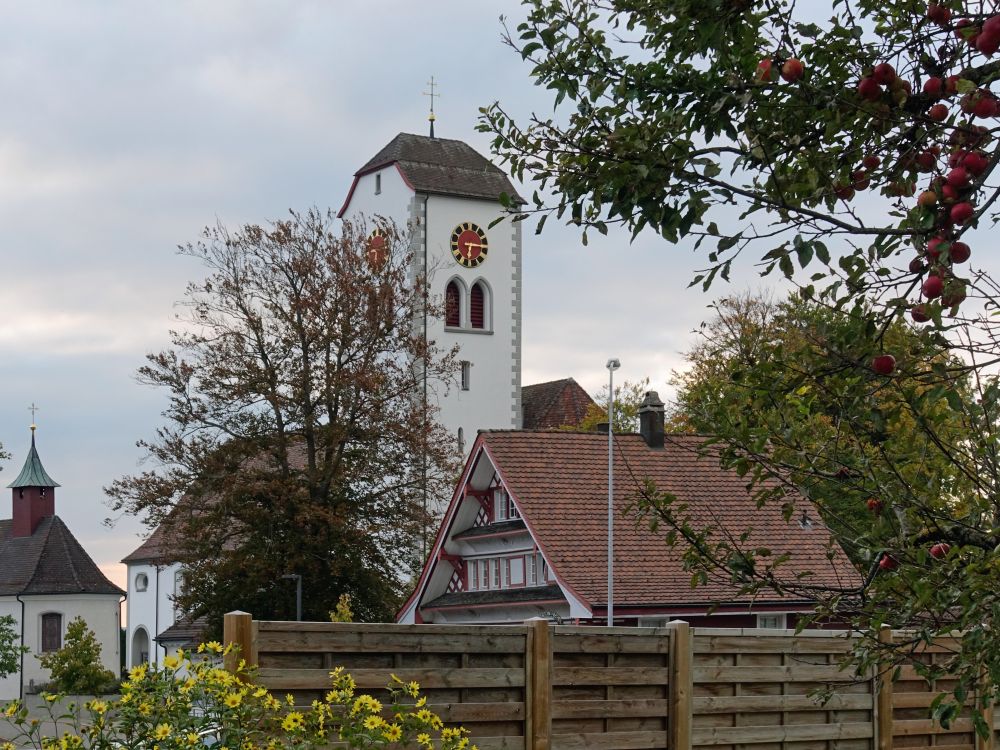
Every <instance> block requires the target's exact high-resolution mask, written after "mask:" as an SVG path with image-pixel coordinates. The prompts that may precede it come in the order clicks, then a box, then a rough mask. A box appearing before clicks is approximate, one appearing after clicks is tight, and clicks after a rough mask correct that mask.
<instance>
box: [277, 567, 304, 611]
mask: <svg viewBox="0 0 1000 750" xmlns="http://www.w3.org/2000/svg"><path fill="white" fill-rule="evenodd" d="M281 577H282V578H283V579H285V580H292V579H294V580H295V621H296V622H302V576H300V575H299V574H298V573H289V574H288V575H283V576H281Z"/></svg>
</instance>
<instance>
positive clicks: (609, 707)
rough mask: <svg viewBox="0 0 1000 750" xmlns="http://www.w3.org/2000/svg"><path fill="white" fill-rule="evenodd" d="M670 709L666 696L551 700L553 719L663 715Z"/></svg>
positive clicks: (623, 717)
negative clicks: (628, 698) (630, 698)
mask: <svg viewBox="0 0 1000 750" xmlns="http://www.w3.org/2000/svg"><path fill="white" fill-rule="evenodd" d="M669 710H670V701H669V700H667V699H666V698H663V699H661V698H633V699H632V700H620V701H613V700H590V701H560V700H556V701H553V702H552V718H553V719H625V718H629V719H631V718H636V717H648V716H654V717H663V716H666V715H667V712H668V711H669Z"/></svg>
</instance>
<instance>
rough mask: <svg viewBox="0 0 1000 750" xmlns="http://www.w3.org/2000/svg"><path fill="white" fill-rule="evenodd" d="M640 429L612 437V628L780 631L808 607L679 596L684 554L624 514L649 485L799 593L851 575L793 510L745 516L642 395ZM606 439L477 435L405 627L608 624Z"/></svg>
mask: <svg viewBox="0 0 1000 750" xmlns="http://www.w3.org/2000/svg"><path fill="white" fill-rule="evenodd" d="M639 416H640V425H641V427H640V432H639V433H635V434H622V435H615V436H614V445H615V449H614V472H613V474H614V477H615V480H614V483H613V487H614V491H613V497H614V532H613V542H614V543H613V550H614V553H613V561H614V564H613V570H614V574H613V594H612V596H613V600H612V601H613V613H614V623H615V624H616V625H659V624H662V623H663V622H665V621H667V620H669V619H684V620H687V621H689V622H691V623H693V624H699V625H710V626H718V627H728V626H733V627H792V626H793V625H794V623H795V621H796V618H797V617H798V616H799V615H800V614H801V613H803V612H807V611H809V610H810V606H811V602H810V601H809V600H808V599H803V598H801V597H795V596H792V595H777V594H773V593H771V594H768V593H760V594H758V595H757V596H756V597H753V598H751V597H749V596H746V595H744V594H741V593H740V590H739V586H738V585H737V584H734V583H733V582H732V580H731V579H726V578H725V577H720V578H718V579H715V578H712V579H710V581H709V583H708V584H707V585H699V586H697V587H695V588H692V586H691V573H690V572H689V571H686V570H685V569H684V564H683V561H682V553H683V548H682V547H679V546H675V547H671V546H668V545H667V544H666V542H665V540H664V533H663V532H662V531H661V532H660V533H655V532H653V531H651V530H650V528H649V525H648V523H642V522H637V520H636V518H635V517H634V516H632V515H630V513H629V511H628V508H629V506H630V505H631V503H632V502H633V501H634V499H635V498H636V496H637V492H638V488H639V486H640V485H642V484H643V483H644V482H645V481H646V480H651V481H652V482H654V483H655V485H656V487H657V488H658V489H659V490H660V491H662V492H667V493H671V494H672V495H673V496H675V497H676V498H677V500H678V502H680V503H683V504H686V505H687V509H688V510H687V512H688V513H689V514H690V516H691V518H692V523H693V524H694V525H695V526H697V527H699V528H704V527H713V528H714V532H713V533H714V534H716V535H722V534H726V533H731V534H736V535H738V534H740V533H742V532H743V531H744V530H745V529H747V528H752V534H751V536H750V539H749V543H750V544H752V545H754V546H755V547H768V548H770V549H771V550H772V552H773V554H774V555H780V554H784V553H787V554H788V555H789V560H788V562H787V563H786V564H785V567H784V570H785V571H787V572H788V573H789V574H794V573H799V572H806V571H809V573H810V574H811V577H810V579H809V580H810V583H812V584H816V585H824V584H828V585H838V584H842V583H843V582H844V581H846V580H853V579H854V577H855V574H854V571H853V569H852V568H851V567H850V565H849V563H848V562H847V560H846V559H845V558H844V557H843V556H834V558H833V559H832V560H831V559H830V557H829V556H828V554H827V552H828V543H829V541H830V533H829V531H828V530H827V529H826V528H825V527H824V526H823V524H822V523H821V522H820V520H819V519H818V518H817V517H816V516H815V513H814V511H812V510H811V508H810V507H809V505H808V503H806V502H805V501H804V500H803V501H802V504H801V510H800V509H798V508H797V509H796V510H797V512H796V513H795V515H794V517H793V518H792V519H790V520H786V519H785V517H784V516H783V514H782V509H781V508H780V507H774V505H773V504H772V505H765V506H764V507H763V508H757V506H756V503H755V501H754V499H753V498H752V497H751V494H750V493H749V492H748V490H747V488H746V480H745V479H743V478H741V477H739V476H737V475H736V473H735V472H731V471H725V470H723V469H721V468H720V466H719V462H718V457H717V456H712V455H710V454H706V452H705V451H704V450H703V448H704V447H705V438H703V437H699V436H696V435H665V434H664V423H663V403H662V402H660V400H659V398H658V397H657V396H656V394H655V392H650V393H648V394H647V395H646V400H645V402H644V404H643V406H642V408H641V410H640V414H639ZM607 507H608V435H607V434H606V433H604V434H602V433H598V432H591V433H586V432H567V431H532V430H522V431H513V430H505V431H495V430H488V431H483V432H480V434H479V436H478V438H477V440H476V443H475V445H474V446H473V448H472V451H471V453H470V455H469V458H468V460H467V461H466V464H465V468H464V471H463V473H462V475H461V478H460V481H459V483H458V486H457V488H456V490H455V493H454V496H453V498H452V501H451V504H450V506H449V507H448V509H447V512H446V513H445V515H444V518H443V522H442V525H441V527H440V530H439V532H438V535H437V538H436V540H435V543H434V546H433V547H432V549H431V553H430V555H429V559H428V561H427V563H426V565H425V567H424V570H423V573H422V575H421V577H420V579H419V582H418V584H417V586H416V589H415V591H414V592H413V594H412V595H411V596H410V598H409V600H408V601H407V602H406V603H405V605H404V606H403V608H402V609H401V610H400V612H399V614H398V617H397V619H398V621H400V622H405V623H421V622H423V623H505V622H519V621H522V620H525V619H527V618H531V617H548V618H550V619H554V620H557V621H562V622H570V623H583V624H587V623H594V624H606V623H607V614H608V576H607V571H608V564H607V546H608V545H607V543H608V512H607Z"/></svg>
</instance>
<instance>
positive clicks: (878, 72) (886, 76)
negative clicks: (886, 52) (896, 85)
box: [872, 62, 896, 85]
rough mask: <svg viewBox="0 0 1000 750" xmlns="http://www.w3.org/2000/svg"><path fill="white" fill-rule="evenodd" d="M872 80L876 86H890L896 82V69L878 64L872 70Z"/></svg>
mask: <svg viewBox="0 0 1000 750" xmlns="http://www.w3.org/2000/svg"><path fill="white" fill-rule="evenodd" d="M872 78H873V79H874V80H875V82H876V83H878V84H882V85H885V84H890V83H892V82H893V81H895V80H896V69H895V68H893V67H892V66H891V65H890V64H889V63H887V62H884V63H879V64H878V65H876V66H875V68H874V69H873V70H872Z"/></svg>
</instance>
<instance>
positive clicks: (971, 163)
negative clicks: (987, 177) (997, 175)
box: [962, 151, 990, 177]
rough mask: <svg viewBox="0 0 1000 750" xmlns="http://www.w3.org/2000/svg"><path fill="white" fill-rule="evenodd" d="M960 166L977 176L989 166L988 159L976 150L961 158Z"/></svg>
mask: <svg viewBox="0 0 1000 750" xmlns="http://www.w3.org/2000/svg"><path fill="white" fill-rule="evenodd" d="M962 166H963V167H965V168H966V169H967V170H969V173H970V174H973V175H975V176H976V177H978V176H979V175H981V174H982V173H983V172H985V171H986V169H987V168H988V167H989V166H990V161H989V159H987V158H986V157H985V156H983V155H982V154H981V153H979V152H978V151H971V152H969V153H968V154H966V156H965V158H964V159H962Z"/></svg>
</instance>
